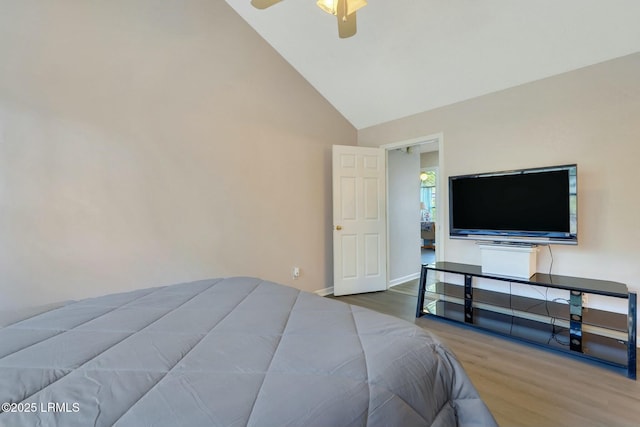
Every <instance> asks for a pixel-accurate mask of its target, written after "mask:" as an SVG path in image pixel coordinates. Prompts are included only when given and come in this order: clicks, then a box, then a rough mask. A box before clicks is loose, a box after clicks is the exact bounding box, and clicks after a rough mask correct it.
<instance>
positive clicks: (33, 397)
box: [0, 277, 496, 427]
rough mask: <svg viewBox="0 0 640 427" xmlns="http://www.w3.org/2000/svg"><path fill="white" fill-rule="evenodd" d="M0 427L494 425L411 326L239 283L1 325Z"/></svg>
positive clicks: (450, 361)
mask: <svg viewBox="0 0 640 427" xmlns="http://www.w3.org/2000/svg"><path fill="white" fill-rule="evenodd" d="M2 402H4V403H3V404H2V412H0V426H26V425H29V426H52V427H55V426H65V427H68V426H83V427H86V426H112V425H114V426H136V427H140V426H172V427H176V426H189V427H194V426H245V425H249V426H405V427H406V426H493V425H496V424H495V421H494V418H493V417H492V415H491V413H490V412H489V410H488V409H487V407H486V406H485V404H484V403H483V401H482V400H481V399H480V398H479V396H478V393H477V392H476V389H475V388H474V386H473V385H472V383H471V382H470V381H469V379H468V377H467V375H466V374H465V372H464V370H463V369H462V367H461V365H460V364H459V363H458V361H457V360H456V358H455V357H454V355H453V354H452V353H451V352H450V351H449V350H447V348H446V347H445V346H443V344H442V343H440V342H439V341H438V339H437V338H436V337H434V336H433V335H431V334H429V333H428V332H426V331H424V330H422V329H420V328H418V327H417V326H415V325H413V324H411V323H409V322H405V321H402V320H400V319H396V318H393V317H390V316H386V315H383V314H380V313H376V312H373V311H371V310H368V309H364V308H360V307H356V306H351V305H348V304H344V303H342V302H339V301H335V300H332V299H328V298H322V297H319V296H317V295H314V294H311V293H307V292H302V291H299V290H297V289H294V288H291V287H287V286H283V285H279V284H276V283H272V282H267V281H263V280H260V279H256V278H250V277H234V278H221V279H212V280H203V281H197V282H190V283H184V284H177V285H171V286H165V287H158V288H150V289H142V290H136V291H133V292H127V293H118V294H111V295H105V296H102V297H97V298H91V299H85V300H81V301H77V302H73V303H71V304H67V305H65V306H63V307H60V308H57V309H55V310H51V311H48V312H45V313H42V314H40V315H37V316H34V317H30V318H28V319H24V320H22V321H18V322H16V323H13V324H11V325H8V326H5V327H3V328H2V329H0V403H2Z"/></svg>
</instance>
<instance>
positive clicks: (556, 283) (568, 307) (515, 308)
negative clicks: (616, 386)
mask: <svg viewBox="0 0 640 427" xmlns="http://www.w3.org/2000/svg"><path fill="white" fill-rule="evenodd" d="M429 272H431V274H429ZM436 276H446V277H445V279H446V280H438V279H441V278H439V277H436ZM479 278H484V279H489V283H495V284H496V285H498V286H496V287H500V286H507V287H508V288H505V289H497V290H496V289H491V288H492V286H478V284H477V283H476V282H477V280H478V279H479ZM450 279H453V280H450ZM493 281H495V282H493ZM520 285H528V286H532V287H533V288H531V289H533V290H536V291H537V293H538V294H539V295H536V296H535V297H531V296H522V295H518V294H517V293H513V292H512V287H513V286H520ZM550 289H553V290H554V291H553V292H554V293H555V294H561V295H562V296H560V297H555V298H552V299H551V300H549V298H548V293H549V290H550ZM558 290H559V291H558ZM590 295H594V296H595V295H597V296H603V297H606V298H614V299H625V300H627V313H617V312H615V311H607V310H606V309H600V308H598V309H595V308H591V307H588V306H585V305H584V304H583V300H584V298H585V297H586V298H588V297H589V296H590ZM606 298H605V299H606ZM636 314H637V295H636V293H635V292H629V289H628V288H627V286H626V285H624V284H622V283H618V282H610V281H605V280H594V279H585V278H579V277H571V276H559V275H551V274H543V273H536V274H534V275H533V276H532V277H531V278H529V279H522V278H515V277H506V276H498V275H494V274H486V273H483V272H482V268H481V267H480V266H478V265H469V264H458V263H452V262H436V263H435V264H424V265H422V270H421V274H420V288H419V292H418V306H417V309H416V317H421V316H424V315H432V316H437V317H441V318H444V319H448V320H453V321H457V322H462V323H465V324H467V325H472V326H474V327H477V328H481V329H484V330H487V331H491V332H495V333H498V334H502V335H506V336H509V337H513V338H516V339H519V340H522V341H526V342H529V343H532V344H537V345H541V346H544V347H547V348H551V349H554V350H559V351H562V352H565V353H568V354H572V355H575V356H579V357H583V358H587V359H590V360H592V361H596V362H600V363H604V364H607V365H610V366H613V367H616V368H621V369H624V370H626V373H627V376H628V377H629V378H631V379H636V335H637V329H636Z"/></svg>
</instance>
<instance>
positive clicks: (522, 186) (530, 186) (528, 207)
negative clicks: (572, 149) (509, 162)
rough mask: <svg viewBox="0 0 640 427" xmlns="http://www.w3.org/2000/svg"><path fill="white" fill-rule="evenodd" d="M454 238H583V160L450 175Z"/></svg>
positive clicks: (574, 240) (574, 241) (546, 240)
mask: <svg viewBox="0 0 640 427" xmlns="http://www.w3.org/2000/svg"><path fill="white" fill-rule="evenodd" d="M449 216H450V217H449V234H450V236H451V237H452V238H468V239H476V240H494V241H514V242H528V243H565V244H577V165H565V166H552V167H545V168H536V169H521V170H515V171H504V172H493V173H483V174H475V175H463V176H453V177H450V178H449Z"/></svg>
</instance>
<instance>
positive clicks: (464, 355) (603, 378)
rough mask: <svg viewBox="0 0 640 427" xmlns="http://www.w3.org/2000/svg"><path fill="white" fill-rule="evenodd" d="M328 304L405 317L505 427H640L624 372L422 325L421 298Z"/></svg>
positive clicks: (637, 404)
mask: <svg viewBox="0 0 640 427" xmlns="http://www.w3.org/2000/svg"><path fill="white" fill-rule="evenodd" d="M329 298H335V299H337V300H339V301H343V302H346V303H349V304H354V305H359V306H363V307H367V308H370V309H372V310H376V311H379V312H382V313H385V314H389V315H392V316H396V317H400V318H402V319H405V320H408V321H409V322H412V323H415V324H416V325H418V326H420V327H421V328H424V329H426V330H429V331H431V332H433V333H435V334H436V335H438V336H439V337H440V338H441V339H442V341H444V342H445V343H446V344H447V345H448V346H449V347H450V348H451V349H452V350H453V351H454V353H455V354H456V356H457V357H458V359H459V360H460V361H461V362H462V364H463V365H464V367H465V369H466V371H467V373H468V374H469V377H470V378H471V380H472V381H473V383H474V385H475V386H476V388H477V389H478V392H479V393H480V395H481V396H482V398H483V399H484V401H485V403H486V404H487V406H488V407H489V409H491V411H492V413H493V415H494V417H495V418H496V420H497V421H498V423H499V425H500V426H502V427H510V426H514V427H516V426H518V427H519V426H523V427H529V426H530V427H547V426H548V427H563V426H580V427H596V426H597V427H618V426H619V427H623V426H624V427H631V426H633V427H638V426H640V381H634V380H630V379H628V378H626V377H625V376H624V375H623V374H621V373H620V372H619V371H612V370H610V369H608V368H605V367H602V366H599V365H594V364H592V363H590V362H587V361H583V360H580V359H576V358H572V357H568V356H564V355H560V354H556V353H554V352H551V351H547V350H543V349H540V348H537V347H535V346H530V345H527V344H522V343H519V342H515V341H512V340H509V339H505V338H501V337H498V336H495V335H490V334H486V333H484V332H480V331H477V330H473V329H471V328H467V327H465V326H462V325H456V324H453V323H450V322H446V321H444V320H439V319H434V318H428V317H423V318H420V319H416V318H415V309H416V301H417V297H416V296H411V295H407V294H403V293H399V292H392V291H386V292H374V293H369V294H360V295H350V296H342V297H333V296H330V297H329Z"/></svg>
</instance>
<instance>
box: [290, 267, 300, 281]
mask: <svg viewBox="0 0 640 427" xmlns="http://www.w3.org/2000/svg"><path fill="white" fill-rule="evenodd" d="M291 275H292V276H293V278H294V279H297V278H298V277H300V268H299V267H293V271H292V272H291Z"/></svg>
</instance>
